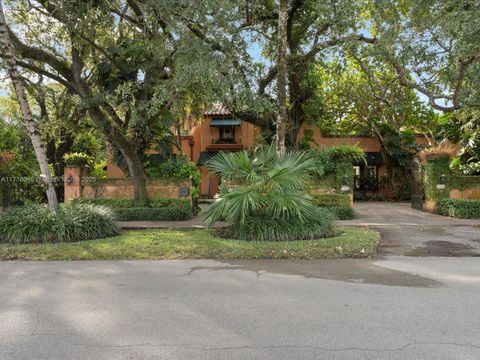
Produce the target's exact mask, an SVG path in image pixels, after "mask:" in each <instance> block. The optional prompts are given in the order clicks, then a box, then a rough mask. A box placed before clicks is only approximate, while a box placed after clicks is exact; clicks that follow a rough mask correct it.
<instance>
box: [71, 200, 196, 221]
mask: <svg viewBox="0 0 480 360" xmlns="http://www.w3.org/2000/svg"><path fill="white" fill-rule="evenodd" d="M74 203H79V204H93V205H101V206H106V207H109V208H111V209H112V210H113V212H114V213H115V216H116V218H117V220H119V221H181V220H189V219H191V218H192V217H193V212H192V207H191V206H190V202H189V201H188V200H185V199H169V198H154V199H151V200H149V202H148V205H147V206H135V204H134V201H133V199H75V200H74Z"/></svg>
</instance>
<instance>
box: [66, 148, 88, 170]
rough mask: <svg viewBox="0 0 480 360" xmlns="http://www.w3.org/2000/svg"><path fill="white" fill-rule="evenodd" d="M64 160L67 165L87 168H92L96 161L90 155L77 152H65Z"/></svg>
mask: <svg viewBox="0 0 480 360" xmlns="http://www.w3.org/2000/svg"><path fill="white" fill-rule="evenodd" d="M63 160H64V161H65V165H67V166H79V167H86V168H87V169H92V167H93V162H94V161H93V158H92V157H91V156H90V155H87V154H85V153H76V152H74V153H69V154H65V155H64V156H63Z"/></svg>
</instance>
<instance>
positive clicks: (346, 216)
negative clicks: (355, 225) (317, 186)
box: [324, 206, 355, 220]
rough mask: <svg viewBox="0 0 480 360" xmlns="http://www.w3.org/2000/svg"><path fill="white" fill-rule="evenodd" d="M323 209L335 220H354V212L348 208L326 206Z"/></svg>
mask: <svg viewBox="0 0 480 360" xmlns="http://www.w3.org/2000/svg"><path fill="white" fill-rule="evenodd" d="M324 209H325V210H326V211H329V212H330V213H332V214H333V216H334V217H335V218H336V219H337V220H352V219H355V212H354V211H353V209H352V208H351V207H350V206H328V207H324Z"/></svg>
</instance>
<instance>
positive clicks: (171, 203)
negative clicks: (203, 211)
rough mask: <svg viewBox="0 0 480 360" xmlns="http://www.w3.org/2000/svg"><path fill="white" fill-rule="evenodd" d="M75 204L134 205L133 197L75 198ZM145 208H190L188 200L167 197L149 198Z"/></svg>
mask: <svg viewBox="0 0 480 360" xmlns="http://www.w3.org/2000/svg"><path fill="white" fill-rule="evenodd" d="M73 202H74V203H75V204H93V205H99V206H107V207H109V208H112V209H117V208H120V209H125V208H134V207H136V206H135V204H134V200H133V199H82V198H79V199H75V200H74V201H73ZM144 207H146V208H155V209H158V208H165V207H170V208H175V209H190V208H191V206H190V201H188V200H185V199H168V198H154V199H150V200H149V202H148V206H144Z"/></svg>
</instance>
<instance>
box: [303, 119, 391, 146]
mask: <svg viewBox="0 0 480 360" xmlns="http://www.w3.org/2000/svg"><path fill="white" fill-rule="evenodd" d="M307 129H308V130H312V132H313V138H314V139H315V142H316V143H317V144H311V146H312V147H314V148H318V149H322V148H327V147H331V146H336V145H343V144H348V145H357V146H359V147H360V148H361V149H363V151H366V152H379V151H380V150H381V146H380V142H379V141H378V139H377V138H375V137H366V136H365V137H364V136H322V134H321V133H320V129H319V128H318V126H313V125H308V124H303V125H302V126H301V128H300V131H299V133H298V141H300V140H301V139H302V138H303V136H304V133H305V130H307Z"/></svg>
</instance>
